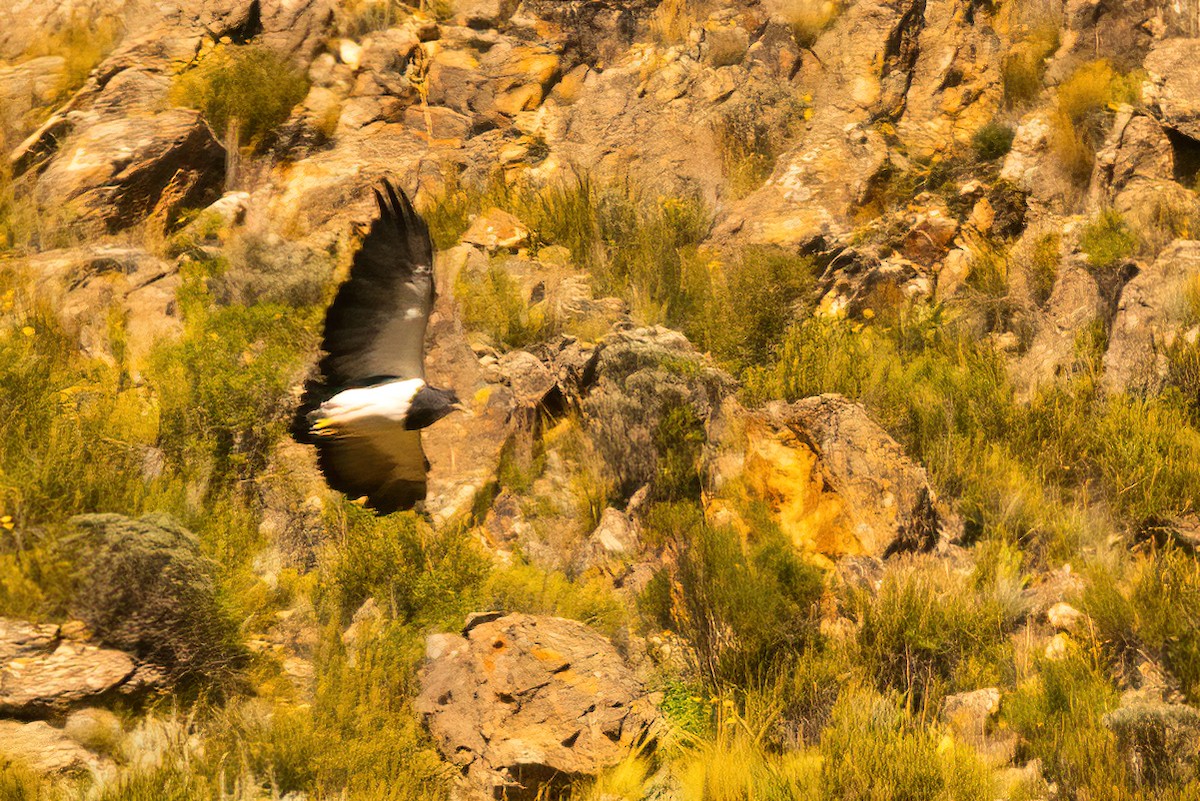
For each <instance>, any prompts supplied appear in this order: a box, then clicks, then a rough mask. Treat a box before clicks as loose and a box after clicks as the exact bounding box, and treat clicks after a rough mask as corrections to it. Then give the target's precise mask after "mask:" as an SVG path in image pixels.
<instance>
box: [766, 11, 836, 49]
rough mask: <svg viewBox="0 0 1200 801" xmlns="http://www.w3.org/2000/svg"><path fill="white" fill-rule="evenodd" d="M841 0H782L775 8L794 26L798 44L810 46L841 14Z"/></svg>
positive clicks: (793, 32) (794, 34)
mask: <svg viewBox="0 0 1200 801" xmlns="http://www.w3.org/2000/svg"><path fill="white" fill-rule="evenodd" d="M844 7H845V4H844V3H843V2H841V0H780V2H778V3H777V4H776V8H775V9H774V10H775V11H776V13H778V14H779V15H780V16H781V17H783V19H784V20H786V21H787V23H788V24H789V25H790V26H791V28H792V36H793V37H794V38H795V40H796V44H798V45H800V47H802V48H809V47H812V46H813V45H814V44H816V42H817V39H818V38H819V37H820V36H821V34H822V33H824V32H825V31H826V30H828V29H829V27H830V26H831V25H833V23H834V22H835V21H837V18H838V17H839V16H841V13H842V10H843V9H844Z"/></svg>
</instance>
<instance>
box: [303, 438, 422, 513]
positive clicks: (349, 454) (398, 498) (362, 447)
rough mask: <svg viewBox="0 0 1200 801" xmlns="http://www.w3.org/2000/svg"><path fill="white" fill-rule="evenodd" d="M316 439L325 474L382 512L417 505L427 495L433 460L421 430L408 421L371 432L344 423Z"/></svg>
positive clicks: (341, 488) (331, 482)
mask: <svg viewBox="0 0 1200 801" xmlns="http://www.w3.org/2000/svg"><path fill="white" fill-rule="evenodd" d="M315 444H316V446H317V463H318V464H319V465H320V467H321V472H322V473H323V474H324V475H325V480H326V481H328V482H329V486H331V487H333V488H334V489H335V490H338V491H339V492H344V493H345V494H346V496H347V497H349V498H350V499H352V500H357V499H358V498H361V497H363V496H366V498H367V506H369V507H370V508H372V509H374V510H375V511H377V512H379V513H380V514H390V513H392V512H397V511H403V510H405V509H411V508H413V506H415V505H416V504H417V502H418V501H423V500H425V473H426V470H427V469H428V463H427V462H426V461H425V450H424V448H422V447H421V432H420V431H409V430H408V429H406V428H404V427H403V426H394V427H392V428H388V429H386V430H383V431H380V430H372V431H371V433H369V434H367V433H361V434H360V433H355V432H354V430H353V429H343V430H342V433H340V434H339V435H337V436H333V437H328V438H324V437H322V438H318V439H316V440H315Z"/></svg>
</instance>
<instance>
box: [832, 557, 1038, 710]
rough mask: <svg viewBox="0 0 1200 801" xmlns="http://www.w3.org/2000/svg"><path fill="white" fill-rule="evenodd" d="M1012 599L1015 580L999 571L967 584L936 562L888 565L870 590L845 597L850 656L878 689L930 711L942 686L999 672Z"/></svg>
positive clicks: (996, 678)
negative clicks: (853, 632) (853, 637)
mask: <svg viewBox="0 0 1200 801" xmlns="http://www.w3.org/2000/svg"><path fill="white" fill-rule="evenodd" d="M985 578H986V579H987V580H980V579H985ZM1006 579H1007V580H1006ZM1018 599H1019V585H1016V583H1015V582H1013V581H1012V580H1011V577H1006V576H1004V575H1003V574H1001V575H993V576H990V577H982V576H980V577H976V581H975V582H973V581H971V580H970V579H968V578H967V577H963V576H961V575H958V574H956V573H953V572H952V571H951V570H950V569H949V568H948V567H947V566H944V565H919V564H918V565H915V566H913V567H909V568H903V567H896V568H895V569H893V570H891V571H889V572H888V573H887V575H886V576H885V577H884V580H883V584H882V585H881V586H880V587H879V589H878V591H876V592H875V593H868V592H866V591H860V592H858V593H855V594H853V595H852V597H851V607H852V609H853V610H854V615H855V617H856V618H857V620H858V622H859V624H860V628H859V630H858V649H859V654H858V659H859V661H860V663H861V664H862V665H863V667H864V669H865V670H866V673H867V675H868V676H872V677H874V679H875V681H876V683H877V685H878V686H879V688H880V689H881V690H896V691H898V692H900V693H902V694H904V695H905V696H907V697H909V698H911V699H912V701H913V703H914V705H915V707H916V708H917V709H921V708H922V707H924V706H925V705H927V704H931V706H930V707H928V708H929V711H930V712H933V711H935V710H936V709H937V708H938V704H939V703H940V699H941V697H942V695H943V693H945V692H960V691H964V690H971V689H975V688H976V687H980V686H989V685H995V684H999V683H1002V680H1003V679H1004V678H1006V676H1005V675H1004V673H1005V672H1006V671H1011V655H1010V651H1011V645H1010V644H1009V641H1008V635H1009V634H1010V633H1011V632H1012V631H1013V629H1014V628H1015V627H1016V624H1017V622H1018V620H1019V619H1020V611H1021V610H1020V608H1019V605H1018V602H1017V601H1018ZM1010 675H1011V674H1010Z"/></svg>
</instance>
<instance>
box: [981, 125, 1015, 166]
mask: <svg viewBox="0 0 1200 801" xmlns="http://www.w3.org/2000/svg"><path fill="white" fill-rule="evenodd" d="M1015 137H1016V131H1014V130H1013V129H1012V127H1011V126H1009V125H1004V124H1003V123H999V122H989V123H988V124H987V125H985V126H983V127H982V128H980V129H979V130H978V131H976V132H975V135H974V136H973V137H971V147H972V148H973V149H974V151H975V157H976V158H978V159H979V160H980V161H995V160H996V159H999V158H1003V157H1004V156H1007V155H1008V151H1009V150H1011V149H1012V143H1013V139H1014V138H1015Z"/></svg>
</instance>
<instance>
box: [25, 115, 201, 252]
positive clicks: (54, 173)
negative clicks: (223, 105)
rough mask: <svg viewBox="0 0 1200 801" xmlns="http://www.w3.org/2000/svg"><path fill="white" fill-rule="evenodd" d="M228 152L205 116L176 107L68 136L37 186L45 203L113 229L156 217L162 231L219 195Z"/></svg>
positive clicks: (101, 123) (103, 123) (113, 121)
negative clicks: (183, 213) (185, 211)
mask: <svg viewBox="0 0 1200 801" xmlns="http://www.w3.org/2000/svg"><path fill="white" fill-rule="evenodd" d="M224 168H225V149H224V148H223V147H222V146H221V144H220V143H219V142H218V141H217V139H216V137H215V136H214V135H213V132H212V130H211V129H209V127H208V125H207V124H205V122H204V121H203V120H202V119H201V118H200V116H199V115H198V114H197V113H196V112H194V111H190V110H187V109H172V110H170V111H164V112H162V113H160V114H155V115H152V116H145V117H139V116H130V117H126V118H118V119H112V120H107V121H104V122H100V123H97V124H96V125H92V126H89V127H88V128H86V129H85V130H83V131H81V132H80V133H79V134H78V135H76V136H73V137H71V138H70V139H69V140H68V142H67V143H66V144H65V145H64V146H63V147H62V150H61V153H60V154H59V156H58V157H57V158H55V159H54V161H52V162H51V164H50V166H49V167H48V168H47V169H46V171H45V173H43V175H42V176H41V178H40V179H39V181H38V199H39V202H40V203H42V205H44V206H49V207H62V206H65V207H67V208H70V209H72V210H73V211H74V213H75V214H76V215H77V219H78V221H79V222H95V223H98V224H100V225H101V226H102V227H103V229H104V230H107V231H109V232H112V231H117V230H120V229H123V228H128V227H129V226H131V225H133V224H134V223H136V222H139V221H141V220H142V219H144V218H145V217H148V216H151V215H154V216H157V217H159V218H160V219H161V221H162V223H163V226H164V227H165V226H169V225H171V224H172V223H174V222H175V219H176V218H177V216H178V214H179V212H180V211H182V210H183V209H184V208H195V207H197V206H206V205H208V204H209V203H210V202H212V201H214V200H216V199H217V197H219V195H220V186H221V182H222V180H223V179H224Z"/></svg>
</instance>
